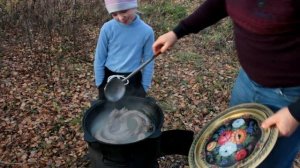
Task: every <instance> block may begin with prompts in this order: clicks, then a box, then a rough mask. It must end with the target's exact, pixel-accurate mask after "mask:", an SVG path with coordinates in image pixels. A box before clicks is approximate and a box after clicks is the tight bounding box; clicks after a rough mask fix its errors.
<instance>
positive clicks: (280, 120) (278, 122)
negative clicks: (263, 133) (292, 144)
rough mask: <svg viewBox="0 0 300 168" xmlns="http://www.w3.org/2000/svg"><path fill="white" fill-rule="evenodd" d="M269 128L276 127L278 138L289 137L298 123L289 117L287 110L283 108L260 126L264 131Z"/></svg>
mask: <svg viewBox="0 0 300 168" xmlns="http://www.w3.org/2000/svg"><path fill="white" fill-rule="evenodd" d="M271 126H276V127H277V129H278V130H279V134H280V136H290V135H291V134H292V133H293V132H294V131H295V130H296V128H297V127H298V126H299V122H298V121H297V120H296V119H295V118H294V117H293V116H292V115H291V113H290V111H289V109H288V108H287V107H284V108H282V109H280V110H279V111H278V112H276V113H275V114H273V115H272V116H270V117H269V118H267V119H266V120H265V121H263V123H262V124H261V127H262V128H264V129H267V128H270V127H271Z"/></svg>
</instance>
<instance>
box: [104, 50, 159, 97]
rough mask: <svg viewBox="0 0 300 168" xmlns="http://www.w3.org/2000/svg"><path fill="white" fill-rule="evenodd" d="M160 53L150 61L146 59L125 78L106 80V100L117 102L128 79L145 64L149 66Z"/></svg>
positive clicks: (114, 77)
mask: <svg viewBox="0 0 300 168" xmlns="http://www.w3.org/2000/svg"><path fill="white" fill-rule="evenodd" d="M159 54H160V53H158V54H156V55H154V56H153V57H152V58H151V59H148V60H147V61H146V62H144V63H143V64H142V65H140V66H139V67H138V68H137V69H136V70H134V71H133V72H132V73H130V74H129V75H128V76H127V77H123V76H118V75H116V76H112V78H110V79H108V82H107V83H106V85H105V87H104V95H105V97H106V99H107V100H109V101H111V102H117V101H119V100H120V99H121V98H122V97H123V96H124V95H125V92H126V85H127V84H128V83H129V81H128V79H129V78H130V77H132V76H133V75H135V74H136V73H137V72H139V71H140V70H141V69H143V68H144V67H145V66H146V65H147V64H149V63H150V62H151V61H152V60H154V58H155V57H157V56H158V55H159Z"/></svg>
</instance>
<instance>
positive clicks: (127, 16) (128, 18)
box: [111, 9, 136, 25]
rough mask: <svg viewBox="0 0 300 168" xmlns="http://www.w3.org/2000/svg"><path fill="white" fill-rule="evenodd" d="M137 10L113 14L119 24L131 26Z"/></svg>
mask: <svg viewBox="0 0 300 168" xmlns="http://www.w3.org/2000/svg"><path fill="white" fill-rule="evenodd" d="M135 13H136V9H127V10H122V11H118V12H113V13H111V15H112V17H113V18H114V19H116V20H117V21H118V22H121V23H123V24H126V25H129V24H130V23H131V22H132V21H133V20H134V18H135Z"/></svg>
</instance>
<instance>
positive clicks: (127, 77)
mask: <svg viewBox="0 0 300 168" xmlns="http://www.w3.org/2000/svg"><path fill="white" fill-rule="evenodd" d="M159 54H160V52H159V53H157V54H155V55H154V56H153V57H152V58H150V59H148V60H147V61H146V62H144V63H143V64H142V65H140V66H139V67H138V68H137V69H136V70H135V71H133V72H131V74H129V75H128V76H126V78H124V79H122V81H123V82H125V81H127V80H128V79H129V78H130V77H132V76H133V75H135V74H136V73H137V72H139V71H140V70H141V69H143V68H144V67H145V66H146V65H147V64H149V63H150V62H151V61H153V60H154V58H155V57H157V56H158V55H159Z"/></svg>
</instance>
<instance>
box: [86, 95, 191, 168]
mask: <svg viewBox="0 0 300 168" xmlns="http://www.w3.org/2000/svg"><path fill="white" fill-rule="evenodd" d="M124 107H125V108H127V109H129V110H137V111H140V112H142V113H144V114H145V115H146V116H148V117H149V119H150V120H151V121H152V123H153V125H154V131H153V132H152V133H151V134H149V135H148V136H146V137H144V138H143V139H139V140H137V141H132V142H129V143H120V144H116V143H110V142H107V141H106V142H104V141H101V140H99V139H97V138H95V137H94V136H93V133H92V127H93V123H95V122H97V121H96V120H97V118H98V116H99V114H101V113H106V112H110V111H112V110H113V109H122V108H124ZM163 120H164V117H163V113H162V110H161V108H160V107H159V106H158V105H157V104H156V101H155V99H153V98H150V97H146V98H141V97H124V98H123V99H122V100H120V101H118V102H116V103H113V102H108V101H100V100H99V101H97V102H95V103H93V105H92V106H91V107H90V108H89V109H88V110H87V111H86V113H85V114H84V116H83V120H82V121H83V123H82V125H83V131H84V140H85V141H86V142H87V143H88V152H89V157H90V159H91V164H92V167H100V168H119V167H124V168H156V167H158V164H157V158H158V157H161V156H163V155H170V154H181V155H186V156H187V155H188V151H189V148H190V145H191V143H192V142H193V135H194V133H193V132H192V131H185V130H170V131H164V132H161V128H162V125H163Z"/></svg>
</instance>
